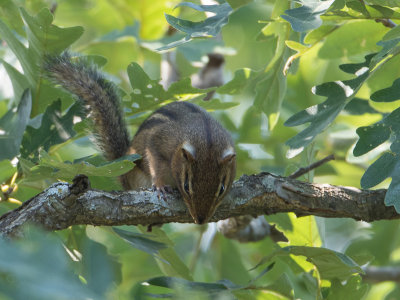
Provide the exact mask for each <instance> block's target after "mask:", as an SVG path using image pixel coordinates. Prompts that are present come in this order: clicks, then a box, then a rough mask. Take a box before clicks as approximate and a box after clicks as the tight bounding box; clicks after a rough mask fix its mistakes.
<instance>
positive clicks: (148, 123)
mask: <svg viewBox="0 0 400 300" xmlns="http://www.w3.org/2000/svg"><path fill="white" fill-rule="evenodd" d="M165 122H167V120H163V119H158V118H149V119H147V120H145V121H144V122H143V123H142V125H140V127H139V129H138V131H137V132H139V131H141V130H146V129H150V128H153V127H156V126H157V125H160V124H163V123H165Z"/></svg>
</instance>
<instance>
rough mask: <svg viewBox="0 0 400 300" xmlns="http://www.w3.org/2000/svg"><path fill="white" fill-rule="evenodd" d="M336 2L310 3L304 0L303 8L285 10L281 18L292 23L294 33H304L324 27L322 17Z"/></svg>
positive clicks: (327, 0)
mask: <svg viewBox="0 0 400 300" xmlns="http://www.w3.org/2000/svg"><path fill="white" fill-rule="evenodd" d="M333 2H334V0H326V1H308V0H302V1H300V3H301V4H302V6H301V7H296V8H292V9H288V10H285V15H282V16H281V17H282V18H283V19H285V20H286V21H288V22H290V25H292V28H293V30H294V31H298V32H302V31H307V30H310V29H315V28H318V27H319V26H321V25H322V20H321V17H320V16H321V15H322V14H324V13H325V12H326V11H327V10H328V9H329V7H330V6H331V5H332V3H333Z"/></svg>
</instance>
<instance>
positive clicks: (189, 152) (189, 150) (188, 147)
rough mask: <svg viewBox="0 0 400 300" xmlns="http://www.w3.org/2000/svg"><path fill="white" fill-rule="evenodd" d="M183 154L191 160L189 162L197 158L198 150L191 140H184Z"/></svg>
mask: <svg viewBox="0 0 400 300" xmlns="http://www.w3.org/2000/svg"><path fill="white" fill-rule="evenodd" d="M182 154H183V157H184V158H185V159H186V160H187V161H189V162H193V161H195V160H196V156H195V154H196V151H195V150H194V147H193V146H192V144H190V143H189V142H184V143H183V145H182Z"/></svg>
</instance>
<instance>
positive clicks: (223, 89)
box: [217, 68, 256, 95]
mask: <svg viewBox="0 0 400 300" xmlns="http://www.w3.org/2000/svg"><path fill="white" fill-rule="evenodd" d="M255 73H256V72H254V71H253V70H251V69H248V68H244V69H240V70H236V71H235V74H234V75H233V78H232V80H231V81H229V82H227V83H225V84H224V85H223V86H220V87H219V88H217V93H219V94H228V95H235V94H239V93H241V92H242V91H243V89H244V88H245V87H246V86H247V85H248V84H249V80H250V79H251V78H252V77H253V76H255Z"/></svg>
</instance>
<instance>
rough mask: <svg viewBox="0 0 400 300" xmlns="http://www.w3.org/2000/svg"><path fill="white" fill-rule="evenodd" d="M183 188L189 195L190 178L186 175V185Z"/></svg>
mask: <svg viewBox="0 0 400 300" xmlns="http://www.w3.org/2000/svg"><path fill="white" fill-rule="evenodd" d="M183 188H184V189H185V192H186V194H188V195H189V176H188V174H186V176H185V183H184V185H183Z"/></svg>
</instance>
